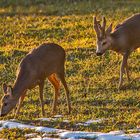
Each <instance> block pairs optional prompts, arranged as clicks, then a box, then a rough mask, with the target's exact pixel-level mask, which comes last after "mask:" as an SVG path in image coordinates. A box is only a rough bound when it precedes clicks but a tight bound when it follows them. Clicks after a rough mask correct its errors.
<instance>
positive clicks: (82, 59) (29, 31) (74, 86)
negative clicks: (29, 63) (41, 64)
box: [0, 0, 140, 139]
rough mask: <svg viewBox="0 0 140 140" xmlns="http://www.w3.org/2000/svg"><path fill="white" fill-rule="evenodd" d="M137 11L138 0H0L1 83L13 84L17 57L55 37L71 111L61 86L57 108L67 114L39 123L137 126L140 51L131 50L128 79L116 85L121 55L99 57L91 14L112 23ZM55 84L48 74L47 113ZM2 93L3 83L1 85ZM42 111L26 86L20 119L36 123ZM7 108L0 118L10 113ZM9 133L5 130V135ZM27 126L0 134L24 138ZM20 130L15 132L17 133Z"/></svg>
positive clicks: (101, 127)
mask: <svg viewBox="0 0 140 140" xmlns="http://www.w3.org/2000/svg"><path fill="white" fill-rule="evenodd" d="M137 12H140V2H139V1H138V0H132V1H131V0H128V1H125V0H116V1H115V0H114V1H113V0H107V1H105V0H99V1H96V0H75V2H69V1H66V0H60V1H59V0H56V1H55V0H30V1H28V0H21V1H20V2H19V1H18V0H8V1H6V0H1V1H0V85H2V83H4V82H6V83H8V84H11V85H12V84H13V83H14V80H15V77H16V69H17V67H18V64H19V62H20V61H21V59H22V58H23V57H24V56H25V55H26V54H27V53H28V52H29V51H30V50H32V49H33V48H35V47H37V46H39V45H40V44H42V43H44V42H54V43H58V44H60V45H61V46H62V47H63V48H65V50H66V53H67V60H66V80H67V83H68V85H69V89H70V94H71V104H72V113H71V114H70V115H66V113H67V110H66V109H67V108H66V101H65V94H64V90H63V88H62V91H61V97H60V99H59V106H58V114H63V115H64V118H66V119H68V120H70V121H71V122H70V123H69V124H63V123H62V122H61V121H57V122H55V123H52V124H50V123H47V122H46V123H43V126H51V127H55V128H65V129H69V130H85V131H101V132H109V131H111V130H125V131H127V130H129V129H131V128H136V127H140V72H139V71H140V63H139V62H140V54H139V52H138V51H136V52H134V53H133V54H132V55H131V59H129V67H130V71H131V80H132V81H131V83H130V84H128V83H127V80H125V82H124V89H123V90H120V91H119V90H118V89H117V86H118V82H119V67H120V63H121V56H120V55H118V54H116V53H115V52H107V53H106V54H105V55H104V56H103V57H97V56H96V54H95V50H96V46H95V45H96V36H95V32H94V30H93V16H94V15H97V16H98V18H101V17H102V16H103V15H104V16H106V18H107V19H108V21H107V24H108V25H109V24H110V22H113V26H115V25H117V24H118V23H119V22H121V21H123V20H124V19H125V18H127V17H129V16H131V15H132V14H134V13H137ZM53 92H54V90H53V88H52V86H51V85H50V83H49V82H48V81H47V80H46V85H45V89H44V96H45V100H46V102H47V103H46V105H45V110H46V117H50V116H51V106H52V100H53ZM0 93H1V94H0V97H2V95H3V94H2V93H3V91H2V88H1V89H0ZM39 117H41V108H40V102H39V94H38V87H36V88H35V89H33V90H31V91H29V92H28V94H27V96H26V98H25V101H24V103H23V107H22V109H21V113H20V115H19V116H18V117H17V119H18V120H19V121H23V122H30V123H34V124H36V125H40V123H41V122H39V121H36V118H39ZM11 118H13V116H12V115H11V114H10V115H8V116H7V117H4V118H1V119H5V120H7V119H11ZM99 118H102V119H104V121H103V122H102V123H95V124H92V125H90V126H87V127H85V126H76V125H75V123H77V122H82V121H86V120H88V119H99ZM7 133H8V135H7ZM25 133H29V131H28V130H25V132H24V133H21V131H20V130H17V129H14V130H11V131H9V130H3V131H1V132H0V138H1V137H3V138H4V137H6V138H9V139H15V138H16V139H17V138H19V139H21V138H23V139H24V136H23V135H24V134H25ZM16 134H18V135H16Z"/></svg>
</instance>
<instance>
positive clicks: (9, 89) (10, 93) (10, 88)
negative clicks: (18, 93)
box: [7, 86, 13, 95]
mask: <svg viewBox="0 0 140 140" xmlns="http://www.w3.org/2000/svg"><path fill="white" fill-rule="evenodd" d="M12 91H13V89H12V86H8V87H7V93H8V94H9V95H12Z"/></svg>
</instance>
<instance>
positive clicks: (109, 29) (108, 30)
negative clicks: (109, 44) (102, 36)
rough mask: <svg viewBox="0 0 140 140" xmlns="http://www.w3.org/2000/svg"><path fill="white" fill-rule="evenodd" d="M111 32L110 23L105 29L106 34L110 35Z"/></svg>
mask: <svg viewBox="0 0 140 140" xmlns="http://www.w3.org/2000/svg"><path fill="white" fill-rule="evenodd" d="M111 32H112V23H111V24H110V26H109V27H108V28H107V29H106V32H105V33H106V35H110V33H111Z"/></svg>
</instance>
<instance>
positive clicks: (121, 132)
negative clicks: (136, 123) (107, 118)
mask: <svg viewBox="0 0 140 140" xmlns="http://www.w3.org/2000/svg"><path fill="white" fill-rule="evenodd" d="M109 134H113V135H123V134H125V133H124V131H121V130H120V131H110V132H109Z"/></svg>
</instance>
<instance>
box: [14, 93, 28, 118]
mask: <svg viewBox="0 0 140 140" xmlns="http://www.w3.org/2000/svg"><path fill="white" fill-rule="evenodd" d="M25 93H26V92H24V93H23V95H22V96H21V97H20V99H19V103H18V106H17V109H16V110H15V112H16V113H15V117H16V116H17V115H18V114H19V112H20V108H21V105H22V102H23V100H24V98H25Z"/></svg>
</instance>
